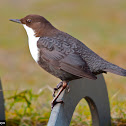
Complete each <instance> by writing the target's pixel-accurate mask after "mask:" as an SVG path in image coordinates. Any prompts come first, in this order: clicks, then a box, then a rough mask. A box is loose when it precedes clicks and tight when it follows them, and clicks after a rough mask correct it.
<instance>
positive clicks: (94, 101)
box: [47, 75, 111, 126]
mask: <svg viewBox="0 0 126 126" xmlns="http://www.w3.org/2000/svg"><path fill="white" fill-rule="evenodd" d="M69 86H70V92H69V93H68V92H67V90H65V91H64V92H62V94H61V95H60V97H59V98H58V100H60V99H62V100H63V101H64V104H57V105H56V106H55V107H54V108H53V110H52V112H51V115H50V119H49V122H48V125H47V126H69V124H70V122H71V119H72V115H73V113H74V110H75V108H76V106H77V104H78V103H79V101H80V100H81V99H82V98H85V99H86V101H87V102H88V105H89V107H90V111H91V115H92V125H93V126H110V125H111V118H110V106H109V99H108V93H107V88H106V84H105V81H104V78H103V75H99V76H98V79H97V80H95V81H94V80H89V79H85V78H83V79H79V80H74V81H71V82H70V83H69Z"/></svg>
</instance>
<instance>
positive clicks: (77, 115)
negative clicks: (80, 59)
mask: <svg viewBox="0 0 126 126" xmlns="http://www.w3.org/2000/svg"><path fill="white" fill-rule="evenodd" d="M28 14H39V15H42V16H44V17H45V18H47V19H48V20H49V21H50V22H51V23H52V24H53V25H54V26H55V27H57V28H58V29H60V30H62V31H65V32H67V33H69V34H70V35H72V36H74V37H76V38H78V39H79V40H81V41H82V42H84V43H85V44H86V45H87V46H88V47H89V48H91V49H92V50H93V51H95V52H96V53H97V54H99V55H100V56H101V57H103V58H104V59H106V60H108V61H110V62H112V63H115V64H117V65H119V66H121V67H123V68H126V1H125V0H111V1H110V0H64V1H61V0H27V1H26V0H20V1H18V0H1V1H0V77H1V79H2V83H3V90H4V96H5V107H6V119H7V124H8V126H10V125H12V126H17V125H20V126H36V125H40V124H41V125H46V124H47V121H48V118H49V115H50V103H51V100H52V88H53V87H55V86H56V84H57V83H58V82H60V80H59V79H57V78H55V77H53V76H52V75H50V74H48V73H47V72H45V71H44V70H42V69H41V68H40V67H39V66H38V65H37V64H36V63H35V61H34V60H33V59H32V57H31V55H30V53H29V49H28V42H27V35H26V32H25V30H24V29H23V27H22V26H21V25H19V24H15V23H12V22H10V21H9V19H11V18H14V19H15V18H22V17H24V16H26V15H28ZM104 77H105V80H106V83H107V88H108V93H109V99H110V105H111V116H112V123H113V125H115V126H116V125H118V126H124V125H126V78H124V77H120V76H117V75H113V74H110V73H108V74H107V75H104ZM47 85H48V86H47ZM46 86H47V87H46ZM50 87H51V88H50ZM90 124H91V116H90V111H89V108H88V105H87V103H86V101H84V100H82V101H81V102H80V103H79V105H78V106H77V108H76V111H75V112H74V116H73V118H72V122H71V126H85V125H87V126H88V125H90Z"/></svg>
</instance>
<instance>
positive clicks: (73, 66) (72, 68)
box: [59, 54, 97, 80]
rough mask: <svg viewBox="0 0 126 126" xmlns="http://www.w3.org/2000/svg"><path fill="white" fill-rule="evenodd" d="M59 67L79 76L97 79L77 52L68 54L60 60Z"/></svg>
mask: <svg viewBox="0 0 126 126" xmlns="http://www.w3.org/2000/svg"><path fill="white" fill-rule="evenodd" d="M59 62H60V69H62V70H64V71H66V72H68V73H71V74H73V75H76V76H79V77H87V78H89V79H93V80H95V79H97V77H96V76H95V75H94V74H93V73H92V72H91V71H90V69H89V67H88V65H87V63H86V62H85V61H84V60H83V59H82V58H81V57H80V56H79V55H77V54H69V55H67V56H66V57H64V58H63V59H61V60H60V61H59Z"/></svg>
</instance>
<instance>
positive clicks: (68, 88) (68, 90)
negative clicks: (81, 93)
mask: <svg viewBox="0 0 126 126" xmlns="http://www.w3.org/2000/svg"><path fill="white" fill-rule="evenodd" d="M67 92H68V93H69V92H70V87H69V85H67Z"/></svg>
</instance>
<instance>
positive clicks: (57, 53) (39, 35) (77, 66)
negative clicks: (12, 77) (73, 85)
mask: <svg viewBox="0 0 126 126" xmlns="http://www.w3.org/2000/svg"><path fill="white" fill-rule="evenodd" d="M10 20H11V21H13V22H17V23H20V24H22V25H23V26H24V28H25V30H26V32H27V35H28V43H29V49H30V52H31V55H32V57H33V59H34V60H35V61H36V62H37V63H38V64H39V65H40V66H41V67H42V68H43V69H44V70H46V71H47V72H49V73H50V74H52V75H54V76H56V77H58V78H60V79H61V80H62V82H61V83H59V84H58V85H57V87H56V88H54V89H55V90H58V89H59V88H61V90H60V91H59V93H58V94H57V96H56V97H55V98H54V100H53V102H52V107H53V106H54V105H55V104H57V103H59V102H62V101H57V98H58V96H59V95H60V94H61V92H62V91H63V90H64V89H65V88H66V87H67V84H68V82H69V81H71V80H74V79H79V78H83V77H86V78H89V79H93V80H96V79H97V77H96V75H97V74H101V73H107V72H111V73H114V74H118V75H120V76H126V70H125V69H123V68H120V67H119V66H116V65H114V64H112V63H109V62H108V61H106V60H104V59H102V58H101V57H100V56H98V55H97V54H96V53H94V52H93V51H92V50H91V49H89V48H88V47H87V46H86V45H85V44H83V43H82V42H81V41H79V40H78V39H76V38H74V37H72V36H71V35H69V34H67V33H65V32H62V31H60V30H58V29H56V28H55V27H54V26H53V25H52V24H51V23H50V22H49V21H48V20H46V19H45V18H44V17H42V16H39V15H28V16H26V17H24V18H21V19H10ZM54 93H55V92H54Z"/></svg>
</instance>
